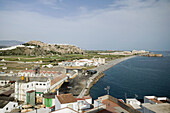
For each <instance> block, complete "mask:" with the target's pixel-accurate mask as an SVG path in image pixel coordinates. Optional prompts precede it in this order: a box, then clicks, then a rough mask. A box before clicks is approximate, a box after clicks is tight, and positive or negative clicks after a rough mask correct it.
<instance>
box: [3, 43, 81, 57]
mask: <svg viewBox="0 0 170 113" xmlns="http://www.w3.org/2000/svg"><path fill="white" fill-rule="evenodd" d="M82 53H84V51H83V50H82V49H80V48H79V47H76V46H74V45H61V44H60V45H57V44H46V43H43V42H41V41H36V40H34V41H30V42H27V43H24V44H22V45H18V46H12V47H9V48H5V49H0V55H2V56H3V55H27V56H44V55H55V54H59V55H60V54H82Z"/></svg>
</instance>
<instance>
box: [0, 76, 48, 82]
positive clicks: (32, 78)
mask: <svg viewBox="0 0 170 113" xmlns="http://www.w3.org/2000/svg"><path fill="white" fill-rule="evenodd" d="M0 80H10V81H19V80H21V77H14V76H0ZM47 80H48V78H47V77H29V81H30V82H32V81H38V82H46V81H47Z"/></svg>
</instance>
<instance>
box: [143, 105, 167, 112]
mask: <svg viewBox="0 0 170 113" xmlns="http://www.w3.org/2000/svg"><path fill="white" fill-rule="evenodd" d="M142 107H143V113H170V104H169V103H161V104H151V103H144V104H142Z"/></svg>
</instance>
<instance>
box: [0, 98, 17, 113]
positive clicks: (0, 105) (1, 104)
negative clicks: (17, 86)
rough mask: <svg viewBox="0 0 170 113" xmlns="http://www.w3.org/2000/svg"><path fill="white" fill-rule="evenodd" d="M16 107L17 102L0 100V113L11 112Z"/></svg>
mask: <svg viewBox="0 0 170 113" xmlns="http://www.w3.org/2000/svg"><path fill="white" fill-rule="evenodd" d="M17 107H18V103H17V102H12V101H5V100H0V113H6V112H11V111H12V110H13V109H16V108H17Z"/></svg>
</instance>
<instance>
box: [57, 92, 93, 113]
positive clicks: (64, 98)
mask: <svg viewBox="0 0 170 113" xmlns="http://www.w3.org/2000/svg"><path fill="white" fill-rule="evenodd" d="M91 104H92V98H91V97H90V96H86V97H84V98H75V97H74V96H73V95H72V94H71V93H70V94H61V95H56V97H55V110H59V109H62V108H66V107H68V108H71V109H73V110H75V111H79V112H81V111H82V110H86V109H90V107H91V106H90V105H91Z"/></svg>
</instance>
